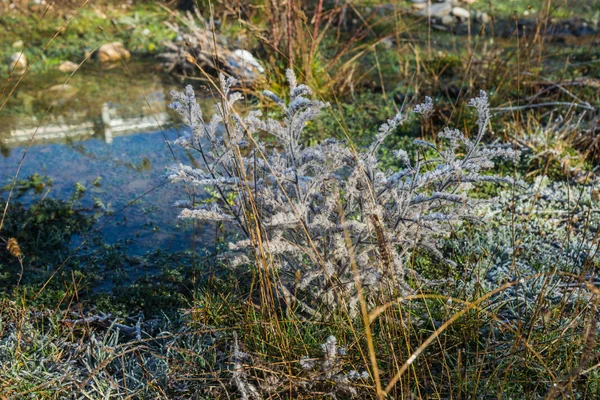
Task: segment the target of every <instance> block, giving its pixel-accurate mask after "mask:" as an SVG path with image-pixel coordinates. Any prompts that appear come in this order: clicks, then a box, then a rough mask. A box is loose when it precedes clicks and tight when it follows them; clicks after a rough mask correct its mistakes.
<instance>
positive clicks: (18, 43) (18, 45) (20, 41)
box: [12, 40, 25, 49]
mask: <svg viewBox="0 0 600 400" xmlns="http://www.w3.org/2000/svg"><path fill="white" fill-rule="evenodd" d="M24 44H25V43H24V42H23V41H22V40H17V41H16V42H14V43H13V44H12V47H13V48H15V49H20V48H21V47H23V45H24Z"/></svg>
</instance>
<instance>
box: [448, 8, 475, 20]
mask: <svg viewBox="0 0 600 400" xmlns="http://www.w3.org/2000/svg"><path fill="white" fill-rule="evenodd" d="M452 15H454V16H455V17H456V18H460V19H461V20H467V19H469V18H470V17H471V13H470V12H469V10H466V9H464V8H462V7H454V8H453V9H452Z"/></svg>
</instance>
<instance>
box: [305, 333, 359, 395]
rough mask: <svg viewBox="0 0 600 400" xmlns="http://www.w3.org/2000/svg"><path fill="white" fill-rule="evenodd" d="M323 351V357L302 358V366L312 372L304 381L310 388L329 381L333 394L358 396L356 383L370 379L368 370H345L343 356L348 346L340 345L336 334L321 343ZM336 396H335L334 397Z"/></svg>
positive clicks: (330, 390)
mask: <svg viewBox="0 0 600 400" xmlns="http://www.w3.org/2000/svg"><path fill="white" fill-rule="evenodd" d="M321 349H322V351H323V357H322V359H311V358H308V357H304V358H302V359H301V360H300V367H301V368H302V369H303V370H304V371H307V372H309V373H310V376H309V379H308V380H306V381H304V382H303V385H304V386H305V387H306V388H308V389H314V388H315V386H316V385H322V384H323V383H324V382H329V383H330V384H332V385H330V387H329V388H328V389H329V392H330V394H331V395H332V397H333V396H335V395H334V393H335V392H341V393H342V394H347V395H350V396H352V397H356V396H357V395H358V392H357V390H356V388H355V387H354V386H355V385H354V383H356V382H358V381H360V380H367V379H369V373H368V372H367V371H362V372H360V373H359V372H358V371H356V370H351V371H349V372H343V369H342V360H341V358H342V357H343V356H345V355H346V352H347V350H346V348H345V347H339V346H338V342H337V339H336V338H335V336H329V337H328V338H327V340H326V341H325V343H323V344H322V345H321ZM334 398H335V397H334Z"/></svg>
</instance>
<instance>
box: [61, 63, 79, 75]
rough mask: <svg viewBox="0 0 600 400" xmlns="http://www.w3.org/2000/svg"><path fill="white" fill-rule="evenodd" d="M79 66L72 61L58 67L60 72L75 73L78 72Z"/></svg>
mask: <svg viewBox="0 0 600 400" xmlns="http://www.w3.org/2000/svg"><path fill="white" fill-rule="evenodd" d="M77 67H78V65H77V64H75V63H74V62H71V61H65V62H63V63H61V64H60V65H59V66H58V70H59V71H60V72H73V71H76V70H77Z"/></svg>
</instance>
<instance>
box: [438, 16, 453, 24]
mask: <svg viewBox="0 0 600 400" xmlns="http://www.w3.org/2000/svg"><path fill="white" fill-rule="evenodd" d="M441 21H442V25H454V22H456V20H455V19H454V17H453V16H452V15H444V16H443V17H442V20H441Z"/></svg>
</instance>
